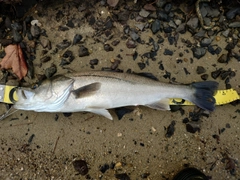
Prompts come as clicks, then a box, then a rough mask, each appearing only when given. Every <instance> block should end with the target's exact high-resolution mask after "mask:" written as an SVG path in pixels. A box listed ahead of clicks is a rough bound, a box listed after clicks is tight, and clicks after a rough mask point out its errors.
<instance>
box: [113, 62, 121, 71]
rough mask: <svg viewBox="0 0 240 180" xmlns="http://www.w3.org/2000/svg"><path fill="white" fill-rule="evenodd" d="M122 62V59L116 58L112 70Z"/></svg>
mask: <svg viewBox="0 0 240 180" xmlns="http://www.w3.org/2000/svg"><path fill="white" fill-rule="evenodd" d="M120 63H121V61H120V60H117V59H115V60H114V62H113V63H112V65H111V69H112V70H115V69H117V67H118V65H119V64H120Z"/></svg>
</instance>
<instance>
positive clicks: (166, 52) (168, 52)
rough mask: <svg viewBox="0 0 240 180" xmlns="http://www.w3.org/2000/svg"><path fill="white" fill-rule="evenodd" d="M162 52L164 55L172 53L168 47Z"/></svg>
mask: <svg viewBox="0 0 240 180" xmlns="http://www.w3.org/2000/svg"><path fill="white" fill-rule="evenodd" d="M163 54H164V55H168V56H172V55H173V51H171V50H169V49H165V50H164V53H163Z"/></svg>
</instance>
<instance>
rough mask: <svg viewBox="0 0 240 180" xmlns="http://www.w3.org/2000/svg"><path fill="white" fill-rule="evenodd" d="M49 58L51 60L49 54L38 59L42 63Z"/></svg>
mask: <svg viewBox="0 0 240 180" xmlns="http://www.w3.org/2000/svg"><path fill="white" fill-rule="evenodd" d="M50 60H51V57H50V56H44V57H42V58H41V59H40V61H41V62H42V63H45V62H48V61H50Z"/></svg>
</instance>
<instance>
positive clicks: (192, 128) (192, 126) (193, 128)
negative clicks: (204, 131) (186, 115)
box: [186, 121, 200, 133]
mask: <svg viewBox="0 0 240 180" xmlns="http://www.w3.org/2000/svg"><path fill="white" fill-rule="evenodd" d="M186 129H187V132H190V133H195V132H197V131H198V132H200V123H199V122H197V121H190V122H188V123H187V124H186Z"/></svg>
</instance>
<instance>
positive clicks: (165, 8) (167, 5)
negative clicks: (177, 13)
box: [164, 3, 172, 14]
mask: <svg viewBox="0 0 240 180" xmlns="http://www.w3.org/2000/svg"><path fill="white" fill-rule="evenodd" d="M171 10H172V4H171V3H167V4H166V5H165V6H164V11H165V12H166V13H167V14H168V13H170V11H171Z"/></svg>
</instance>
